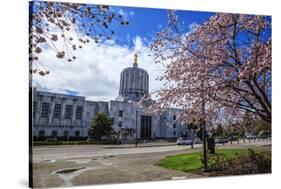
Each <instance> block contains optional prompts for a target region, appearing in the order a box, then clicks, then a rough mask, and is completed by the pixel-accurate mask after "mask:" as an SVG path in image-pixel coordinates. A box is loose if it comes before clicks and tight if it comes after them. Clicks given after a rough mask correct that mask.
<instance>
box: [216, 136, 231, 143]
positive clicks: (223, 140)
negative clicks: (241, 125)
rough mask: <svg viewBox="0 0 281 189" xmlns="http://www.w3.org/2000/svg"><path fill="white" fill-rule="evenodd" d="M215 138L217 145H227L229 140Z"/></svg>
mask: <svg viewBox="0 0 281 189" xmlns="http://www.w3.org/2000/svg"><path fill="white" fill-rule="evenodd" d="M214 138H215V143H216V144H225V143H227V142H228V139H227V138H224V137H214Z"/></svg>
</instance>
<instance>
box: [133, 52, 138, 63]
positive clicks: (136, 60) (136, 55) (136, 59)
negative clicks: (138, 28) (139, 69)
mask: <svg viewBox="0 0 281 189" xmlns="http://www.w3.org/2000/svg"><path fill="white" fill-rule="evenodd" d="M134 63H135V64H137V63H138V54H137V53H136V54H135V62H134Z"/></svg>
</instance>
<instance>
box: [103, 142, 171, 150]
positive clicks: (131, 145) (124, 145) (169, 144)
mask: <svg viewBox="0 0 281 189" xmlns="http://www.w3.org/2000/svg"><path fill="white" fill-rule="evenodd" d="M175 145H176V142H147V143H138V144H137V148H143V147H159V146H175ZM105 148H107V149H116V148H136V145H135V144H119V145H106V146H105Z"/></svg>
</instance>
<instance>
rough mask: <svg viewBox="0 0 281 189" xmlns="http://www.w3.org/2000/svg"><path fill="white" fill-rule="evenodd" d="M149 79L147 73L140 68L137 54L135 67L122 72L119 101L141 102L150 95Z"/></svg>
mask: <svg viewBox="0 0 281 189" xmlns="http://www.w3.org/2000/svg"><path fill="white" fill-rule="evenodd" d="M148 90H149V77H148V73H147V71H145V70H144V69H142V68H138V62H137V54H135V61H134V64H133V67H129V68H125V69H124V70H123V71H122V72H121V76H120V87H119V99H120V98H122V100H123V101H128V100H133V101H139V100H140V99H141V97H142V96H144V95H146V94H148Z"/></svg>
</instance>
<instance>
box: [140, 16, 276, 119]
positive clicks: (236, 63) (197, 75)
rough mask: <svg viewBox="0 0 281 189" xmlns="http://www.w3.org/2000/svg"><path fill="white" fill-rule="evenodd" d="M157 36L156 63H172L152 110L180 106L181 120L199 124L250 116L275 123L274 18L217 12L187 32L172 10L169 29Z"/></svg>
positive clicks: (167, 68) (154, 48) (168, 65)
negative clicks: (273, 109)
mask: <svg viewBox="0 0 281 189" xmlns="http://www.w3.org/2000/svg"><path fill="white" fill-rule="evenodd" d="M156 35H157V37H156V40H155V41H154V43H153V44H152V46H151V49H152V50H153V52H154V57H155V62H156V63H159V64H162V65H163V62H169V63H167V64H166V66H165V73H164V75H162V76H161V77H159V80H164V81H165V85H164V86H165V87H164V88H163V89H161V90H159V91H156V92H155V93H156V99H157V100H156V102H155V103H150V104H149V106H147V110H148V111H149V110H150V111H157V110H160V109H163V108H168V107H170V106H171V105H172V106H176V107H180V108H182V109H183V110H184V111H183V112H182V113H181V115H180V116H179V118H180V119H182V120H183V121H186V122H195V123H198V124H201V123H202V120H206V121H209V122H211V123H214V122H216V121H217V120H218V119H219V118H220V117H221V116H222V115H224V117H225V118H226V117H228V118H229V119H230V118H232V119H239V118H241V117H242V115H243V114H244V113H245V112H248V113H250V114H251V115H252V116H258V117H260V118H262V119H263V120H265V121H267V122H271V20H270V18H269V17H266V16H255V15H245V14H228V13H217V14H215V15H214V16H212V17H210V19H209V20H208V21H206V22H205V23H203V24H202V25H200V26H198V28H196V29H195V30H194V31H192V32H190V33H185V32H184V28H183V27H182V26H181V25H180V24H179V22H178V18H177V15H176V13H175V12H174V11H170V12H169V24H168V28H166V29H164V30H162V31H160V32H158V33H157V34H156ZM148 98H150V97H149V96H148V97H146V99H148ZM146 99H145V98H144V99H142V102H144V101H145V100H146ZM142 102H141V103H142Z"/></svg>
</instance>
